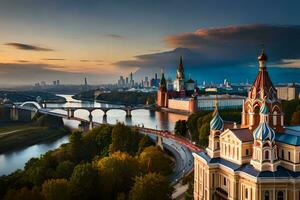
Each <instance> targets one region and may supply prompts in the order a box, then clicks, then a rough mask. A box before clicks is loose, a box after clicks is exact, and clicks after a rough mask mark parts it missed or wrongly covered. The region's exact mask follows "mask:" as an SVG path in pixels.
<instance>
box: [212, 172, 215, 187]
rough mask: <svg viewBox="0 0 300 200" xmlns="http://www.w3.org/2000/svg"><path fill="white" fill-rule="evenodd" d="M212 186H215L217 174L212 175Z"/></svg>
mask: <svg viewBox="0 0 300 200" xmlns="http://www.w3.org/2000/svg"><path fill="white" fill-rule="evenodd" d="M212 186H213V187H214V186H215V174H212Z"/></svg>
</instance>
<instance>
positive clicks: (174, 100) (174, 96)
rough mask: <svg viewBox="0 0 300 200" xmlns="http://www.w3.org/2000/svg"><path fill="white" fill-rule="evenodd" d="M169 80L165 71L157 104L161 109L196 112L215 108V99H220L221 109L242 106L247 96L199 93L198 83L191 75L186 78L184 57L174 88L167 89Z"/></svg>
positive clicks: (180, 63)
mask: <svg viewBox="0 0 300 200" xmlns="http://www.w3.org/2000/svg"><path fill="white" fill-rule="evenodd" d="M167 88H168V87H167V81H166V78H165V75H164V73H162V78H161V82H160V87H159V90H158V91H157V99H156V105H157V106H158V107H160V108H161V109H166V110H169V111H177V112H178V111H179V112H185V113H194V112H197V111H201V110H213V109H214V100H215V98H217V99H218V100H219V104H220V109H226V108H235V109H237V108H242V105H243V101H244V100H245V99H246V97H243V96H238V95H227V94H225V95H201V96H200V95H199V94H198V92H199V89H198V87H197V83H196V82H195V81H194V80H193V79H192V78H191V76H190V77H189V79H188V80H186V76H185V73H184V67H183V61H182V57H180V62H179V66H178V68H177V72H176V79H175V80H174V82H173V87H171V88H172V90H168V89H167Z"/></svg>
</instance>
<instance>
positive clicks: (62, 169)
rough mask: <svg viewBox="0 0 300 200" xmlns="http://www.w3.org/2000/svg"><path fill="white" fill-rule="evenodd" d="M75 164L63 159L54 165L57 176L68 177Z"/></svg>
mask: <svg viewBox="0 0 300 200" xmlns="http://www.w3.org/2000/svg"><path fill="white" fill-rule="evenodd" d="M74 167H75V164H74V163H73V162H71V161H69V160H66V161H63V162H61V163H59V164H58V166H57V167H56V172H57V177H58V178H66V179H67V178H69V177H70V176H71V174H72V172H73V169H74Z"/></svg>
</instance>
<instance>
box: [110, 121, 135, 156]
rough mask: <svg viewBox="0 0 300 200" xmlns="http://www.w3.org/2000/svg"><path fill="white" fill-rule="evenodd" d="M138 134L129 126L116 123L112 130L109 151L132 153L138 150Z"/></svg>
mask: <svg viewBox="0 0 300 200" xmlns="http://www.w3.org/2000/svg"><path fill="white" fill-rule="evenodd" d="M138 140H139V136H138V134H137V133H136V132H133V131H132V130H131V128H130V127H128V126H125V125H124V124H123V123H117V124H116V125H115V126H114V128H113V130H112V143H111V145H110V152H111V153H113V152H116V151H122V152H128V153H129V154H131V155H134V154H135V152H137V150H138Z"/></svg>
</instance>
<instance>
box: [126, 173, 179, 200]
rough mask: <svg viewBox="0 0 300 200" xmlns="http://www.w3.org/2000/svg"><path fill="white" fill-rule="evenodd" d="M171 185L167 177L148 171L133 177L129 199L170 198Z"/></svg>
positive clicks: (150, 199)
mask: <svg viewBox="0 0 300 200" xmlns="http://www.w3.org/2000/svg"><path fill="white" fill-rule="evenodd" d="M172 191H173V189H172V187H171V186H170V185H169V183H168V181H167V179H166V178H165V177H163V176H162V175H160V174H156V173H149V174H146V175H144V176H141V177H137V178H135V183H134V186H133V187H132V189H131V191H130V194H129V199H130V200H162V199H164V200H168V199H172Z"/></svg>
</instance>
